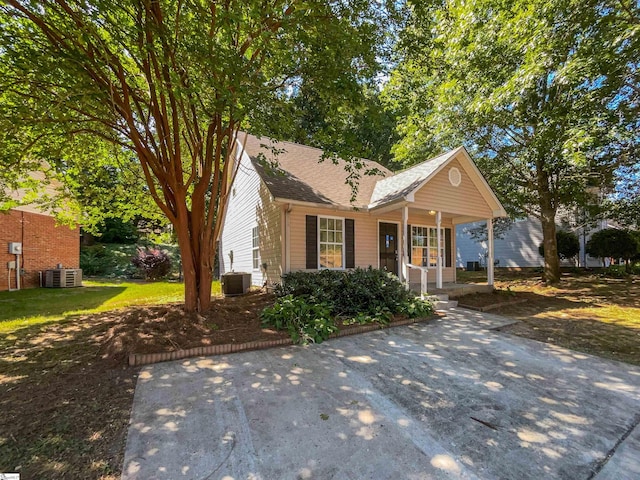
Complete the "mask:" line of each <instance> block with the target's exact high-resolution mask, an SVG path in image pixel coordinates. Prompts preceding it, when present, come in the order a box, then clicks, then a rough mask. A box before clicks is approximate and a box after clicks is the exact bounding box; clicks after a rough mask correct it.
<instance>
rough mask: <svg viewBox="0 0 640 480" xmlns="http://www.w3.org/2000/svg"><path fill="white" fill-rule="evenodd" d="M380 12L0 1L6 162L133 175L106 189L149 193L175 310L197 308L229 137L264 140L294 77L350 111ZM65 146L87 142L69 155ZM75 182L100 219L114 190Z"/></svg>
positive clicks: (332, 4)
mask: <svg viewBox="0 0 640 480" xmlns="http://www.w3.org/2000/svg"><path fill="white" fill-rule="evenodd" d="M385 10H386V4H377V3H376V4H371V3H370V2H368V1H367V0H344V1H343V0H335V1H328V2H327V1H324V0H309V1H304V2H297V1H296V2H283V1H280V0H276V1H274V2H263V1H258V0H246V1H242V2H222V3H220V2H205V1H193V2H178V3H176V2H173V1H171V0H158V1H153V2H140V1H138V0H121V1H118V2H113V1H110V0H89V1H85V0H45V1H44V2H29V1H21V0H6V1H5V2H3V3H2V4H1V5H0V56H1V58H2V62H0V92H2V93H1V94H0V131H2V132H3V133H2V134H0V152H3V158H2V160H3V165H4V166H7V167H10V168H11V172H12V174H13V172H14V171H16V170H18V169H19V168H21V169H22V166H23V163H24V162H23V160H24V159H25V158H30V159H32V160H33V162H34V164H33V165H31V168H35V170H38V168H37V165H41V164H42V163H43V162H46V163H48V164H49V165H51V166H52V168H54V167H55V169H56V170H55V171H56V172H58V173H59V174H60V175H61V176H62V177H64V178H65V179H68V178H69V177H71V178H72V179H81V178H83V176H84V175H85V174H86V173H87V171H89V174H90V175H89V176H90V177H91V178H94V177H99V176H100V174H102V173H105V172H104V171H103V170H102V169H103V168H106V167H107V166H108V167H109V168H111V167H113V168H111V170H109V169H107V170H108V171H106V173H108V175H107V176H110V175H111V174H114V175H115V176H116V178H117V179H121V178H122V177H127V178H128V179H131V180H134V188H131V189H128V188H126V186H125V185H126V184H127V183H128V182H120V181H118V182H116V184H115V185H116V186H117V187H118V188H120V187H121V188H122V192H123V193H124V194H127V193H132V195H131V196H132V197H134V198H137V199H139V200H141V201H144V200H145V199H146V200H147V201H150V200H151V199H152V200H153V202H154V204H155V207H154V208H153V210H155V211H156V212H158V211H159V212H162V214H163V215H164V216H165V217H166V219H167V220H168V221H169V222H170V223H172V224H173V226H174V227H175V232H176V237H177V240H178V243H179V245H180V250H181V256H182V262H183V264H184V267H185V268H184V272H185V308H186V309H187V310H189V311H194V310H206V309H207V308H208V307H209V305H210V301H211V276H212V260H211V259H212V258H214V256H215V248H216V247H215V239H217V238H218V235H219V232H220V229H221V226H222V215H219V212H220V211H222V210H224V208H225V204H226V201H227V198H228V195H227V193H228V191H229V188H230V185H229V182H230V181H232V180H233V178H234V173H235V172H234V171H232V168H233V167H234V166H235V167H237V164H235V163H234V162H231V161H230V159H231V155H232V154H233V149H234V146H235V143H234V142H235V137H236V135H237V133H238V131H239V130H240V129H241V128H246V129H248V130H251V131H252V132H253V133H256V134H262V133H265V132H266V131H267V130H268V127H269V125H270V122H271V121H272V117H273V116H274V112H278V111H279V109H280V107H282V106H283V104H285V103H286V101H287V98H288V97H289V96H290V95H291V94H292V92H294V91H297V90H298V89H299V88H300V86H301V83H302V82H303V81H304V82H305V84H309V85H310V84H314V85H317V86H319V87H318V88H321V89H322V92H323V96H322V98H323V100H324V101H325V102H328V103H330V104H334V103H335V104H338V105H345V104H348V101H347V100H348V99H349V98H351V97H352V96H353V95H356V94H359V93H360V90H361V89H360V85H361V83H362V82H364V81H365V80H367V79H368V78H370V77H371V76H372V75H375V73H376V72H377V71H378V69H379V59H378V55H377V53H378V51H379V47H380V46H381V45H384V44H385V41H384V32H383V23H382V20H383V18H384V12H385ZM328 133H329V134H330V136H331V137H335V136H338V135H339V133H340V132H339V130H336V131H331V132H328ZM74 142H77V143H76V144H78V145H81V146H83V147H85V148H75V149H74V148H67V147H66V145H67V144H70V143H74ZM105 145H108V146H109V148H110V151H109V156H111V157H119V158H120V159H121V160H120V161H118V162H115V161H114V162H111V161H105V163H106V164H108V165H105V164H103V163H102V162H98V164H97V166H96V168H95V169H93V168H92V165H91V163H92V162H91V155H88V154H84V153H83V152H85V151H87V150H89V149H90V147H95V148H96V149H98V150H100V149H101V148H102V147H104V146H105ZM105 148H107V147H105ZM5 152H8V153H7V154H6V155H5ZM91 170H97V171H91ZM0 171H1V170H0ZM26 171H28V168H26V169H22V172H23V173H24V172H26ZM94 174H95V175H94ZM18 177H19V175H14V176H13V177H11V178H10V179H9V180H11V181H13V180H15V179H16V178H18ZM9 180H7V181H9ZM142 180H143V181H142ZM0 183H2V181H0ZM73 183H74V186H73V188H72V190H74V191H75V193H76V194H77V195H78V196H79V197H80V198H83V199H86V200H87V202H86V203H87V204H89V205H90V207H91V208H90V210H91V211H92V212H93V213H94V214H95V215H100V211H101V210H100V208H99V207H100V202H101V201H102V200H101V199H102V198H105V197H106V198H109V197H110V192H109V191H108V190H109V189H110V188H111V187H112V183H111V182H109V181H106V182H97V181H95V182H94V181H91V182H88V183H86V184H87V185H88V186H89V187H90V189H91V190H93V191H94V192H104V193H105V196H104V197H103V196H101V195H99V194H98V195H97V194H95V193H90V192H83V191H82V185H83V182H82V181H79V180H73ZM114 190H115V189H114ZM131 196H130V197H131ZM112 198H114V200H116V201H119V202H120V204H121V206H122V208H123V209H127V208H128V207H129V205H131V206H136V208H135V209H137V210H138V212H140V211H143V212H144V211H145V209H144V208H138V207H139V205H140V204H139V203H138V202H134V201H132V202H128V201H126V200H117V199H118V196H117V195H114V196H113V197H112ZM121 198H122V199H126V198H128V197H126V196H122V197H121ZM105 203H106V202H105ZM135 209H133V210H135ZM150 210H152V209H147V210H146V211H150ZM127 215H129V216H128V217H127V218H124V219H125V220H126V219H128V218H131V216H132V215H133V212H130V213H127Z"/></svg>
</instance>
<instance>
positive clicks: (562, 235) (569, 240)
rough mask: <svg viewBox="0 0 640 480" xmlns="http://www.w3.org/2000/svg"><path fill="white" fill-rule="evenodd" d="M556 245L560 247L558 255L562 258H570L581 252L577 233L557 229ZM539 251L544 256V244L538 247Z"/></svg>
mask: <svg viewBox="0 0 640 480" xmlns="http://www.w3.org/2000/svg"><path fill="white" fill-rule="evenodd" d="M556 246H557V248H558V257H560V259H562V260H568V259H570V258H573V257H575V256H576V255H578V254H579V253H580V240H578V236H577V235H576V234H575V233H572V232H567V231H565V230H557V231H556ZM538 253H539V254H540V255H541V256H543V257H544V244H543V243H541V244H540V246H539V247H538Z"/></svg>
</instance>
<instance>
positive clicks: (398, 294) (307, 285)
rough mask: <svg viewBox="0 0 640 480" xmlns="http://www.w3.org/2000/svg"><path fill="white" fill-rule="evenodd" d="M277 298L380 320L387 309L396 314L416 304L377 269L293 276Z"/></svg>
mask: <svg viewBox="0 0 640 480" xmlns="http://www.w3.org/2000/svg"><path fill="white" fill-rule="evenodd" d="M275 293H276V296H278V297H282V296H286V295H293V296H296V297H298V296H310V297H313V298H315V299H317V300H318V301H320V302H326V303H327V304H329V305H331V309H332V312H333V314H334V315H337V316H345V317H350V316H355V315H357V314H361V313H362V314H366V315H370V316H378V315H379V314H380V312H381V311H382V309H384V308H386V309H388V310H389V312H391V314H394V313H403V312H401V309H402V306H403V305H406V304H408V303H411V302H413V301H414V298H413V295H412V294H411V293H410V292H409V291H408V290H407V289H406V288H405V286H404V285H403V284H402V282H400V280H399V279H398V277H396V276H395V275H393V274H391V273H388V272H385V271H383V270H378V269H374V268H371V267H369V268H367V269H362V268H356V269H355V270H351V271H342V270H321V271H319V272H292V273H288V274H286V275H284V276H283V278H282V283H281V284H280V285H277V286H276V288H275Z"/></svg>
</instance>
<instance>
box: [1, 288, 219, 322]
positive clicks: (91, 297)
mask: <svg viewBox="0 0 640 480" xmlns="http://www.w3.org/2000/svg"><path fill="white" fill-rule="evenodd" d="M83 283H84V286H83V287H81V288H59V289H58V288H55V289H54V288H51V289H49V288H35V289H25V290H21V291H19V292H0V333H7V332H11V331H14V330H17V329H20V328H24V327H27V326H31V325H35V324H42V323H49V322H55V321H59V320H63V319H65V318H67V317H69V316H73V315H85V314H90V313H97V312H104V311H107V310H115V309H118V308H124V307H129V306H132V305H158V304H163V303H171V302H182V301H184V284H182V283H175V282H166V281H164V282H149V283H143V282H126V281H117V280H92V281H86V280H85V281H84V282H83ZM219 293H220V282H214V283H213V287H212V294H213V295H215V294H219Z"/></svg>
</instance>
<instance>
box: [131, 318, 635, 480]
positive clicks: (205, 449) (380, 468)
mask: <svg viewBox="0 0 640 480" xmlns="http://www.w3.org/2000/svg"><path fill="white" fill-rule="evenodd" d="M508 322H509V320H508V319H505V318H503V317H499V316H496V315H489V314H482V313H476V312H466V311H456V310H453V311H450V313H448V316H447V317H446V318H445V319H443V320H440V321H438V322H435V323H432V324H426V325H420V324H418V325H413V326H409V327H400V328H394V329H390V330H384V331H377V332H372V333H369V334H364V335H358V336H353V337H346V338H341V339H337V340H333V341H330V342H327V343H324V344H322V345H315V346H310V347H287V348H282V349H274V350H265V351H258V352H247V353H242V354H237V355H232V356H224V357H210V358H201V359H191V360H186V361H179V362H172V363H165V364H158V365H154V366H151V367H148V368H146V369H144V370H143V371H142V372H141V374H140V377H139V380H138V385H137V389H136V394H135V401H134V407H133V412H132V418H131V426H130V429H129V437H128V442H127V449H126V454H125V466H124V474H123V479H126V480H132V479H152V478H166V479H178V478H192V479H204V478H207V479H214V478H215V479H222V478H234V479H245V478H261V479H275V478H278V479H288V478H291V479H293V478H296V479H297V478H301V479H305V478H319V479H329V478H335V479H364V478H371V479H391V478H394V479H396V478H397V479H403V478H406V479H433V478H470V479H473V478H479V479H491V478H495V479H506V478H513V479H527V478H532V479H534V478H535V479H539V478H545V479H550V478H565V479H566V478H571V479H589V478H598V479H600V478H613V477H607V475H609V474H611V469H615V472H614V473H615V474H616V477H615V478H618V479H624V478H629V479H632V478H634V479H635V478H640V463H639V462H640V460H638V459H640V450H638V448H637V444H638V442H636V440H637V439H638V438H640V427H639V428H635V427H637V425H638V423H639V422H640V386H639V385H640V368H637V367H634V366H631V365H626V364H622V363H616V362H611V361H607V360H603V359H600V358H596V357H591V356H589V355H586V354H581V353H577V352H573V351H570V350H566V349H563V348H560V347H555V346H552V345H547V344H544V343H538V342H535V341H532V340H527V339H522V338H518V337H513V336H509V335H505V334H503V333H500V332H496V331H493V330H489V328H496V327H499V326H502V325H504V324H506V323H508ZM634 429H635V430H634ZM634 442H635V443H634ZM616 452H620V453H619V454H618V453H616ZM610 457H611V458H610Z"/></svg>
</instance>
